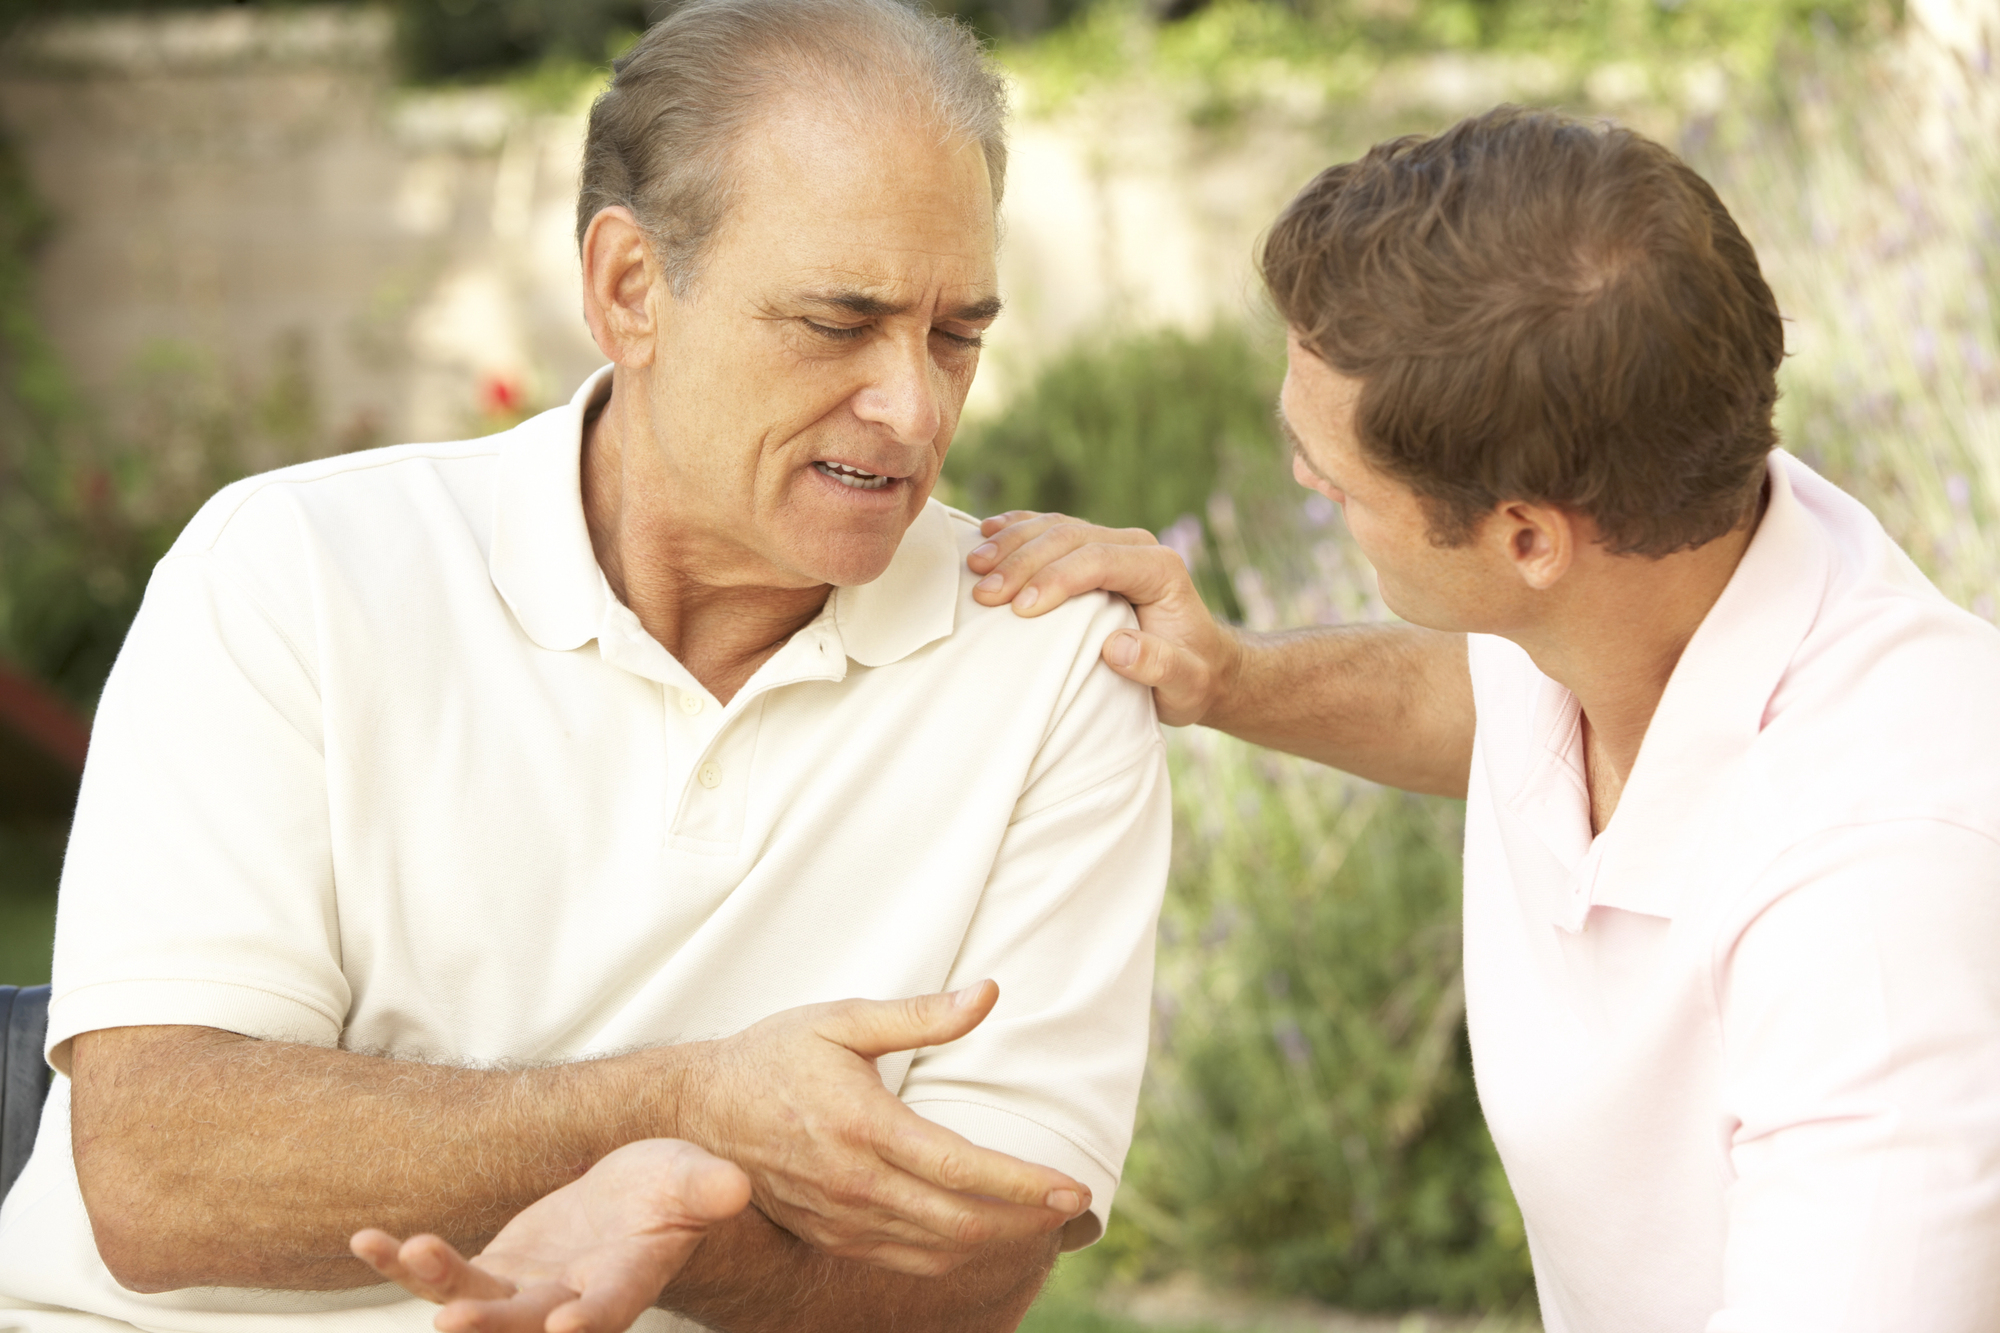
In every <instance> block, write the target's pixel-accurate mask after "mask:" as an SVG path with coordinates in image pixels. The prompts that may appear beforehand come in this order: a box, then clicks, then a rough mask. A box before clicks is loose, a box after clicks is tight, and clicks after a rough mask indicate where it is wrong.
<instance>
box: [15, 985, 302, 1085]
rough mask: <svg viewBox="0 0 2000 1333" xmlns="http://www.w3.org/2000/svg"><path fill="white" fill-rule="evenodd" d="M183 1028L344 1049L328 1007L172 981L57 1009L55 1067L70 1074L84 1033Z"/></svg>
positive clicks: (52, 1007) (79, 997)
mask: <svg viewBox="0 0 2000 1333" xmlns="http://www.w3.org/2000/svg"><path fill="white" fill-rule="evenodd" d="M182 1024H185V1025H187V1026H189V1027H205V1028H218V1029H220V1030H222V1031H224V1032H237V1033H241V1034H242V1035H243V1036H246V1037H255V1038H257V1039H259V1040H263V1041H295V1042H300V1043H302V1044H304V1045H309V1046H333V1045H336V1044H338V1042H339V1040H340V1029H341V1020H340V1018H339V1017H338V1016H337V1015H335V1014H333V1013H332V1012H330V1011H329V1010H328V1009H327V1008H326V1007H325V1006H324V1005H323V1004H320V1003H317V1002H315V1001H313V1000H310V999H307V998H305V997H302V996H297V995H287V994H284V993H282V992H280V991H277V990H273V989H271V988H268V987H264V986H257V985H250V984H246V983H244V982H236V981H190V980H177V979H170V978H159V979H155V980H145V981H103V982H97V983H94V984H91V985H87V986H80V987H78V988H77V989H75V990H71V991H64V992H63V993H61V994H59V995H57V996H56V997H55V998H54V999H53V1000H52V1001H50V1003H49V1033H48V1039H47V1053H48V1056H49V1063H50V1064H52V1065H54V1066H55V1067H56V1068H57V1069H60V1070H62V1071H63V1072H65V1073H67V1072H68V1069H69V1052H68V1046H69V1043H70V1041H71V1040H73V1039H74V1038H76V1037H77V1036H79V1035H81V1034H82V1033H85V1032H95V1031H97V1030H99V1029H100V1028H113V1027H134V1026H154V1025H182Z"/></svg>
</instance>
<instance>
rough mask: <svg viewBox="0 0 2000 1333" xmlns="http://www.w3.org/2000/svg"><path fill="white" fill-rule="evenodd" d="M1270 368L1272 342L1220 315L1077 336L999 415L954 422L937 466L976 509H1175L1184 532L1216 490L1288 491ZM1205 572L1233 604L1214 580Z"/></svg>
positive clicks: (1110, 516) (1157, 523) (1122, 522)
mask: <svg viewBox="0 0 2000 1333" xmlns="http://www.w3.org/2000/svg"><path fill="white" fill-rule="evenodd" d="M1281 374H1282V367H1281V364H1280V361H1279V359H1278V357H1277V355H1276V353H1275V352H1274V351H1273V350H1272V349H1270V348H1268V347H1265V346H1262V345H1260V344H1259V343H1258V342H1257V341H1256V340H1255V339H1254V338H1252V337H1251V336H1250V335H1248V334H1246V333H1245V332H1243V331H1242V330H1241V329H1236V328H1231V327H1217V328H1216V329H1214V330H1212V331H1210V332H1208V333H1206V334H1203V335H1201V336H1199V337H1195V336H1190V335H1188V334H1185V333H1180V332H1177V331H1167V332H1156V333H1145V334H1140V335H1137V336H1131V335H1128V336H1125V337H1122V338H1102V339H1087V340H1085V341H1084V342H1083V343H1081V344H1079V345H1078V346H1077V347H1076V348H1074V349H1072V350H1071V351H1069V352H1067V353H1064V354H1063V355H1061V356H1058V357H1055V358H1053V359H1052V360H1050V361H1049V362H1048V363H1047V364H1046V365H1045V366H1044V367H1043V368H1042V370H1041V371H1040V373H1039V374H1038V375H1037V376H1036V378H1035V380H1034V382H1033V384H1031V385H1029V386H1028V387H1027V388H1026V389H1025V390H1024V391H1023V392H1022V393H1020V394H1019V395H1017V396H1016V397H1015V398H1014V400H1013V401H1012V402H1011V403H1010V404H1009V405H1008V407H1007V409H1006V410H1005V411H1004V412H1003V413H1002V414H1001V415H1000V416H998V417H996V418H994V419H993V420H991V421H987V422H981V423H974V424H971V425H969V426H967V427H966V428H965V429H964V430H963V431H961V433H960V438H959V440H958V442H957V443H955V444H954V445H953V446H952V451H951V453H950V454H949V455H948V456H947V457H946V460H945V478H946V480H947V481H948V482H949V483H950V484H951V486H952V488H953V494H954V499H955V501H956V502H957V503H960V504H963V505H966V506H968V507H970V508H971V509H972V510H973V511H974V512H976V513H981V514H995V513H1000V512H1002V511H1003V510H1008V509H1047V510H1060V511H1062V512H1064V513H1070V514H1087V515H1089V516H1090V518H1091V519H1092V520H1093V521H1095V522H1098V523H1106V524H1109V525H1111V526H1113V527H1141V528H1148V529H1151V530H1154V531H1158V530H1160V529H1164V528H1167V527H1168V526H1169V525H1170V524H1173V523H1175V522H1176V521H1177V520H1180V521H1182V522H1183V523H1184V524H1188V525H1192V526H1190V527H1187V528H1186V530H1187V531H1188V533H1189V537H1190V539H1191V540H1193V539H1196V534H1197V533H1198V531H1199V518H1200V516H1201V515H1203V514H1205V513H1207V511H1208V507H1209V501H1210V498H1211V497H1212V496H1214V495H1216V494H1217V493H1228V494H1233V495H1239V496H1245V497H1251V496H1255V497H1269V496H1272V495H1284V496H1286V497H1287V498H1288V499H1289V497H1290V492H1291V482H1290V480H1289V478H1288V477H1287V476H1286V474H1285V467H1284V460H1285V458H1286V454H1285V451H1284V449H1283V447H1282V446H1281V445H1280V444H1279V443H1278V441H1277V438H1276V430H1275V427H1274V418H1273V410H1274V407H1275V404H1276V402H1277V390H1278V381H1279V379H1280V377H1281ZM1199 541H1200V542H1201V545H1202V547H1203V548H1204V549H1203V550H1202V551H1200V552H1199V553H1198V554H1200V555H1203V556H1205V557H1206V558H1205V559H1203V560H1200V561H1199V562H1198V563H1200V564H1201V565H1202V567H1203V569H1204V570H1207V571H1215V570H1219V568H1220V556H1221V552H1220V551H1219V550H1218V549H1217V547H1216V537H1215V536H1214V535H1213V534H1209V535H1206V536H1201V537H1199ZM1183 549H1184V550H1189V548H1186V547H1184V548H1183ZM1189 553H1190V554H1197V552H1195V551H1193V550H1189ZM1210 583H1211V585H1212V586H1208V587H1207V588H1206V591H1208V592H1210V593H1211V594H1213V595H1214V596H1215V597H1216V598H1218V599H1219V601H1220V603H1221V605H1222V606H1224V607H1225V609H1228V610H1230V611H1231V612H1232V613H1235V612H1237V611H1238V607H1237V602H1236V597H1235V593H1234V591H1233V589H1232V588H1231V587H1230V586H1229V584H1228V583H1227V581H1226V580H1219V579H1217V578H1215V577H1214V576H1213V575H1212V574H1211V575H1210ZM1239 618H1240V616H1239Z"/></svg>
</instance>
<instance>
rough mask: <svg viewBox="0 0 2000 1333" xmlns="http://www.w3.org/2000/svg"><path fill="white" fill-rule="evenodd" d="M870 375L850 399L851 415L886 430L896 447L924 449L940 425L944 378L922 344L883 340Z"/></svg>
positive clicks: (935, 436) (942, 411) (941, 420)
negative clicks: (912, 446)
mask: <svg viewBox="0 0 2000 1333" xmlns="http://www.w3.org/2000/svg"><path fill="white" fill-rule="evenodd" d="M873 369H874V374H873V375H872V377H871V378H870V380H869V382H868V383H867V384H866V385H865V386H863V388H862V390H861V392H859V393H858V394H856V395H855V397H854V414H855V415H856V416H858V417H860V418H861V419H862V420H863V421H873V422H879V423H880V424H882V425H884V426H887V427H888V428H889V432H890V433H891V434H892V435H894V436H895V437H896V441H897V442H898V443H899V444H910V445H927V444H929V443H930V442H931V441H932V440H934V439H936V438H937V433H938V430H939V428H940V427H941V426H942V425H943V424H944V408H943V401H942V400H943V395H944V375H943V372H942V371H940V370H939V369H938V366H937V364H936V363H935V362H934V361H932V359H931V355H930V349H929V347H928V346H927V345H926V343H925V342H923V341H918V342H916V343H915V345H913V346H905V345H903V344H902V343H901V342H900V341H899V342H896V343H890V342H888V340H886V339H885V340H884V342H883V345H882V348H881V357H880V359H879V360H878V361H877V362H876V364H875V366H874V367H873Z"/></svg>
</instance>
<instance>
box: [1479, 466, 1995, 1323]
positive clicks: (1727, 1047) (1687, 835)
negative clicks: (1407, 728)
mask: <svg viewBox="0 0 2000 1333" xmlns="http://www.w3.org/2000/svg"><path fill="white" fill-rule="evenodd" d="M1471 663H1472V679H1473V690H1474V694H1475V697H1476V699H1477V703H1478V710H1479V725H1478V740H1477V744H1476V747H1475V750H1474V755H1473V764H1472V786H1471V792H1470V798H1469V801H1468V806H1467V827H1466V848H1465V976H1466V995H1467V1006H1468V1011H1469V1023H1470V1027H1471V1034H1472V1050H1473V1060H1474V1066H1475V1068H1476V1070H1477V1074H1478V1082H1479V1096H1480V1101H1481V1102H1482V1104H1483V1105H1484V1107H1485V1111H1486V1116H1487V1120H1488V1122H1489V1123H1490V1125H1491V1127H1492V1131H1493V1138H1494V1141H1495V1142H1496V1143H1497V1144H1498V1145H1499V1149H1500V1155H1501V1158H1502V1160H1503V1161H1504V1162H1505V1163H1506V1167H1507V1174H1508V1178H1509V1179H1510V1180H1511V1181H1512V1182H1513V1186H1514V1190H1515V1193H1516V1195H1517V1196H1518V1197H1519V1199H1520V1203H1521V1208H1522V1212H1523V1214H1524V1216H1525V1217H1526V1220H1527V1228H1528V1237H1529V1245H1530V1248H1531V1250H1532V1252H1533V1255H1534V1262H1535V1276H1536V1281H1537V1284H1538V1286H1539V1290H1540V1294H1541V1301H1542V1313H1543V1318H1544V1320H1545V1321H1546V1323H1547V1326H1548V1328H1549V1330H1550V1333H1598V1331H1600V1330H1618V1331H1619V1333H1641V1331H1644V1333H1699V1331H1700V1330H1708V1331H1709V1333H1752V1331H1753V1330H1754V1331H1755V1333H1775V1331H1776V1330H1798V1331H1799V1333H1837V1331H1838V1330H1846V1329H1853V1330H1863V1329H1866V1330H1871V1331H1873V1333H1883V1331H1885V1330H1894V1331H1896V1333H1902V1331H1904V1330H1910V1331H1913V1333H1914V1331H1916V1330H1922V1331H1923V1333H1947V1331H1953V1333H1955V1331H1958V1330H1963V1331H1964V1333H1993V1331H1994V1330H1997V1329H2000V632H1996V631H1995V630H1994V629H1993V628H1992V627H1991V626H1989V625H1987V624H1985V623H1984V622H1982V621H1980V620H1978V619H1977V618H1975V617H1973V616H1971V615H1969V614H1967V613H1966V612H1964V611H1961V610H1959V609H1957V608H1955V607H1953V606H1952V605H1951V604H1950V603H1948V602H1946V601H1945V599H1944V598H1943V597H1942V596H1940V595H1939V594H1938V592H1937V591H1936V590H1935V589H1933V588H1932V587H1931V585H1930V584H1929V583H1928V582H1927V581H1926V580H1925V579H1924V577H1923V576H1922V575H1921V574H1920V573H1918V571H1917V569H1916V567H1915V566H1914V565H1912V564H1911V563H1910V561H1909V559H1908V558H1907V557H1906V556H1904V555H1903V553H1902V552H1901V551H1899V550H1898V549H1897V548H1896V547H1895V545H1894V544H1893V543H1892V542H1890V540H1889V539H1888V537H1887V536H1886V535H1885V534H1884V533H1883V531H1882V529H1881V526H1880V525H1879V524H1878V523H1876V521H1875V519H1874V518H1873V517H1872V516H1871V515H1870V514H1869V513H1868V511H1867V510H1866V509H1864V508H1862V506H1861V505H1859V504H1857V503H1856V502H1855V501H1854V500H1852V499H1850V498H1849V497H1848V496H1847V495H1845V494H1843V493H1842V492H1841V491H1839V490H1838V489H1836V488H1835V487H1833V486H1832V485H1830V484H1829V483H1827V482H1826V481H1823V480H1821V479H1820V478H1819V477H1818V476H1816V475H1814V474H1813V473H1812V472H1811V471H1810V470H1809V469H1808V468H1806V467H1805V465H1804V464H1802V463H1800V462H1798V461H1797V460H1796V459H1793V458H1791V457H1789V456H1787V455H1785V454H1782V453H1779V454H1774V455H1773V456H1772V461H1771V497H1770V504H1769V507H1768V509H1767V511H1766V513H1765V516H1764V519H1763V522H1762V523H1761V524H1760V525H1759V527H1758V530H1757V534H1756V537H1755V539H1754V540H1753V541H1752V542H1751V544H1750V548H1749V551H1748V552H1747V553H1746V554H1745V556H1744V558H1743V562H1742V564H1741V565H1740V566H1739V567H1738V568H1737V571H1736V573H1735V575H1734V577H1732V578H1731V580H1730V582H1729V586H1728V587H1727V588H1726V589H1725V590H1724V592H1723V594H1722V597H1721V599H1720V600H1719V601H1717V603H1716V604H1715V607H1714V609H1713V610H1711V611H1710V612H1709V614H1708V617H1707V619H1705V620H1704V621H1703V622H1702V624H1701V627H1700V629H1699V630H1698V631H1697V632H1696V634H1695V636H1694V639H1693V640H1692V642H1690V643H1689V644H1688V648H1687V651H1686V653H1685V654H1684V655H1683V656H1682V658H1681V660H1680V663H1679V665H1678V666H1677V667H1676V668H1675V670H1674V674H1673V678H1672V679H1671V681H1670V682H1669V683H1668V686H1667V690H1666V694H1665V697H1664V698H1662V699H1661V701H1660V709H1659V712H1658V713H1657V714H1656V715H1655V717H1654V719H1653V723H1652V726H1651V728H1650V729H1649V730H1648V731H1647V733H1646V741H1645V745H1644V746H1643V748H1642V749H1641V750H1640V753H1639V758H1638V762H1637V764H1636V765H1635V767H1634V769H1633V772H1632V774H1631V778H1630V781H1629V782H1628V783H1627V785H1626V788H1625V792H1624V795H1623V797H1622V798H1621V800H1620V802H1619V805H1618V810H1617V814H1616V817H1615V818H1613V820H1612V821H1611V823H1610V825H1609V827H1608V828H1607V829H1606V830H1605V832H1604V833H1603V834H1602V835H1601V836H1598V837H1596V838H1593V837H1592V836H1591V831H1590V814H1589V798H1588V796H1587V794H1586V787H1585V783H1584V766H1583V743H1582V736H1581V729H1580V726H1579V721H1578V709H1577V702H1576V699H1575V698H1574V697H1573V696H1572V695H1571V694H1570V693H1569V692H1568V691H1567V690H1565V689H1563V688H1562V687H1561V686H1560V685H1557V684H1556V683H1555V682H1554V681H1552V680H1550V679H1548V678H1547V677H1546V676H1544V675H1542V674H1541V673H1540V672H1539V671H1537V670H1536V669H1535V666H1534V664H1533V663H1532V662H1531V661H1530V660H1529V659H1528V657H1527V655H1526V654H1525V653H1523V652H1522V651H1521V650H1520V649H1519V648H1517V647H1515V646H1514V645H1512V644H1511V643H1508V642H1506V641H1505V640H1502V639H1497V638H1487V637H1476V638H1474V639H1473V641H1472V650H1471Z"/></svg>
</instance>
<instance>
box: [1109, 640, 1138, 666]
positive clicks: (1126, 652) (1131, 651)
mask: <svg viewBox="0 0 2000 1333" xmlns="http://www.w3.org/2000/svg"><path fill="white" fill-rule="evenodd" d="M1104 660H1105V661H1107V662H1109V663H1111V665H1112V666H1122V667H1128V666H1131V665H1132V664H1133V663H1134V662H1136V661H1138V660H1139V636H1138V635H1136V634H1126V633H1123V632H1120V633H1117V634H1114V635H1112V636H1111V637H1110V638H1109V639H1108V640H1106V641H1105V644H1104Z"/></svg>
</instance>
